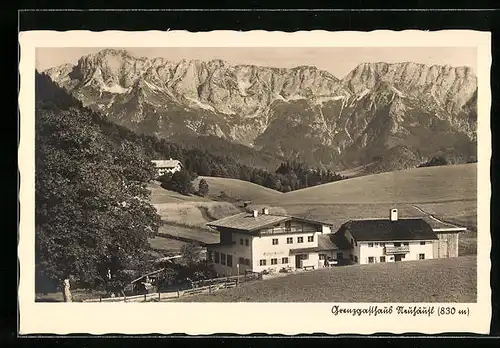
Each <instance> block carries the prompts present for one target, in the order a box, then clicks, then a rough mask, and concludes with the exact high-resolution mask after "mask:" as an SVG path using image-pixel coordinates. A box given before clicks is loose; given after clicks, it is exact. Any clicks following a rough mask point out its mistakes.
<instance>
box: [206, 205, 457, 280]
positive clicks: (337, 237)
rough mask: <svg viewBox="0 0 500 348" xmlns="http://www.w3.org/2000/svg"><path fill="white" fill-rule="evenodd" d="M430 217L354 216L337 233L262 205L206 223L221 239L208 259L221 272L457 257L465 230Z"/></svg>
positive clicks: (210, 247) (324, 225)
mask: <svg viewBox="0 0 500 348" xmlns="http://www.w3.org/2000/svg"><path fill="white" fill-rule="evenodd" d="M426 220H427V219H425V218H412V219H399V218H398V211H397V209H391V211H390V218H389V219H367V220H351V221H348V222H346V223H344V224H343V225H342V226H341V227H340V228H339V230H338V231H337V232H336V233H334V232H333V231H332V225H330V224H328V223H325V222H320V221H314V220H309V219H303V218H299V217H293V216H286V215H277V214H271V213H270V212H269V209H268V208H264V209H262V211H261V212H259V211H257V210H254V211H253V212H251V213H240V214H236V215H233V216H229V217H226V218H223V219H220V220H217V221H213V222H210V223H208V224H207V225H208V226H210V227H211V228H213V229H216V230H217V231H219V233H220V242H219V243H215V244H208V245H207V257H208V261H209V262H210V263H211V264H212V265H213V266H214V268H215V271H216V272H217V273H218V274H219V275H236V274H238V272H239V273H241V274H243V273H244V272H245V271H252V272H262V271H270V270H274V271H279V270H280V269H282V268H285V269H289V270H297V269H308V268H312V269H315V268H322V267H326V266H328V265H331V264H345V263H355V264H366V263H378V262H397V261H405V260H422V259H432V258H446V257H456V256H458V233H459V232H462V231H465V230H466V229H465V228H461V227H456V226H452V225H448V224H444V223H442V222H440V221H439V220H437V219H435V221H426ZM431 220H432V219H431Z"/></svg>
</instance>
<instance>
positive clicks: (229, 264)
mask: <svg viewBox="0 0 500 348" xmlns="http://www.w3.org/2000/svg"><path fill="white" fill-rule="evenodd" d="M227 267H233V255H227Z"/></svg>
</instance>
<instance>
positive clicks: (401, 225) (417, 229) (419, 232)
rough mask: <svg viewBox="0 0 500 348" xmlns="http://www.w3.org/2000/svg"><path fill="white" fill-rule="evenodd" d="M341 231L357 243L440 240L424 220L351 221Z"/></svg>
mask: <svg viewBox="0 0 500 348" xmlns="http://www.w3.org/2000/svg"><path fill="white" fill-rule="evenodd" d="M339 231H343V232H345V231H349V233H350V234H351V235H352V236H353V237H354V238H355V239H356V240H357V241H390V240H430V239H438V237H437V235H436V233H435V232H434V231H433V230H432V227H431V226H430V225H429V224H428V223H427V222H426V221H424V220H423V219H399V220H397V221H390V220H387V219H385V220H382V219H381V220H351V221H349V222H346V223H345V224H343V225H342V226H341V227H340V230H339ZM342 234H344V233H342Z"/></svg>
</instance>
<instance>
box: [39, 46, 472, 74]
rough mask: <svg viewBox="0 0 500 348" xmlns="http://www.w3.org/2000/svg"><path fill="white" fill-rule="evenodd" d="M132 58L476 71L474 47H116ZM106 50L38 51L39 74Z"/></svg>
mask: <svg viewBox="0 0 500 348" xmlns="http://www.w3.org/2000/svg"><path fill="white" fill-rule="evenodd" d="M114 48H117V49H125V50H127V51H129V52H130V53H131V54H132V55H135V56H142V57H150V58H154V57H163V58H166V59H168V60H172V61H180V60H182V59H187V60H189V59H200V60H204V61H207V60H211V59H223V60H226V61H228V62H229V63H231V64H253V65H261V66H269V67H278V68H293V67H296V66H300V65H314V66H316V67H317V68H318V69H322V70H326V71H328V72H330V73H331V74H333V75H334V76H336V77H337V78H343V77H344V76H345V75H347V74H348V73H349V72H350V71H351V70H352V69H354V68H355V67H356V66H357V65H359V64H361V63H367V62H387V63H397V62H408V61H411V62H415V63H423V64H428V65H435V64H436V65H451V66H454V67H458V66H468V67H470V68H472V69H473V71H477V67H476V59H477V50H476V48H475V47H456V48H455V47H309V48H308V47H289V48H287V47H277V48H271V47H269V48H268V47H266V48H259V47H255V48H253V47H252V48H248V47H242V48H238V47H151V48H144V47H131V48H127V47H123V48H120V47H114ZM101 49H103V47H99V48H90V47H64V48H60V47H57V48H38V49H37V52H36V68H37V70H39V71H43V70H45V69H48V68H51V67H54V66H58V65H61V64H65V63H72V64H76V63H77V62H78V59H79V58H80V57H82V56H84V55H87V54H91V53H95V52H97V51H99V50H101Z"/></svg>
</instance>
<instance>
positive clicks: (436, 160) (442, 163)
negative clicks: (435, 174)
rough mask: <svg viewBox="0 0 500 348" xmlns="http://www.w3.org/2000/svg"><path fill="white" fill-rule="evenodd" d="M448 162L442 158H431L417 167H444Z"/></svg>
mask: <svg viewBox="0 0 500 348" xmlns="http://www.w3.org/2000/svg"><path fill="white" fill-rule="evenodd" d="M448 164H449V163H448V160H447V159H446V158H445V157H443V156H436V157H432V158H431V159H430V160H429V161H427V162H425V163H423V164H421V165H420V166H419V167H435V166H446V165H448Z"/></svg>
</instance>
